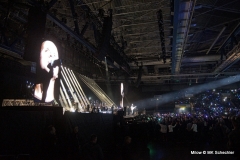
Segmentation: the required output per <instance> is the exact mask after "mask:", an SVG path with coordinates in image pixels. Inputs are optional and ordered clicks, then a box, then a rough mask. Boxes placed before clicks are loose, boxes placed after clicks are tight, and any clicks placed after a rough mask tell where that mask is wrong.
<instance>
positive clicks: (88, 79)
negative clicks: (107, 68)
mask: <svg viewBox="0 0 240 160" xmlns="http://www.w3.org/2000/svg"><path fill="white" fill-rule="evenodd" d="M85 78H86V77H85ZM86 79H87V81H91V82H92V83H93V84H94V85H95V86H96V88H98V90H99V91H100V92H101V93H102V94H104V95H105V96H106V97H107V99H108V100H109V101H110V103H112V104H114V102H113V101H112V100H111V98H109V97H108V95H107V94H106V93H105V92H104V91H103V90H102V89H101V88H100V87H99V86H98V85H97V84H96V82H95V81H94V80H93V79H90V78H86Z"/></svg>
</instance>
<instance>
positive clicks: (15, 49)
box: [0, 0, 240, 87]
mask: <svg viewBox="0 0 240 160" xmlns="http://www.w3.org/2000/svg"><path fill="white" fill-rule="evenodd" d="M34 6H38V7H40V8H41V9H42V11H44V12H45V13H47V21H46V29H45V37H51V38H54V39H55V40H57V41H58V43H59V44H60V45H59V46H60V48H59V50H60V53H61V54H60V55H61V58H62V60H63V64H64V65H67V66H69V67H70V68H72V69H73V70H75V71H77V72H79V73H81V74H83V75H87V76H89V77H91V78H93V79H95V80H96V81H97V82H106V80H109V81H110V82H111V83H114V82H116V83H119V82H121V81H128V82H131V84H133V85H135V86H137V87H138V86H139V85H143V86H148V85H156V84H157V85H166V84H184V83H185V84H188V83H192V84H194V83H205V82H208V81H212V80H215V79H219V78H224V77H229V76H234V75H236V74H239V73H240V69H239V59H240V57H239V55H240V53H239V52H240V48H239V45H240V44H239V43H238V41H239V38H240V35H239V32H240V9H239V6H240V1H239V0H188V1H187V0H181V1H178V0H47V1H44V2H41V1H34V0H26V1H25V0H9V1H1V4H0V22H1V29H0V31H1V32H0V33H1V41H0V43H1V44H0V51H1V57H12V58H13V57H14V59H15V60H16V61H18V62H20V63H21V64H24V65H29V64H31V63H29V62H26V61H24V60H23V58H24V51H25V47H26V42H27V38H28V33H27V27H28V13H29V8H31V7H34ZM36 21H37V19H36ZM105 57H106V58H105ZM88 62H89V63H88ZM106 64H107V66H108V72H109V74H106V72H105V70H106ZM13 67H14V65H13Z"/></svg>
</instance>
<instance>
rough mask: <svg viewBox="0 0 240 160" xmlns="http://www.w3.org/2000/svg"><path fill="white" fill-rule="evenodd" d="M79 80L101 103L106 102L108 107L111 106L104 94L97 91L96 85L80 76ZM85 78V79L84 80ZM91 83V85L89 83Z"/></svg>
mask: <svg viewBox="0 0 240 160" xmlns="http://www.w3.org/2000/svg"><path fill="white" fill-rule="evenodd" d="M80 78H81V80H82V81H83V82H84V83H85V84H86V85H87V86H88V87H89V88H90V89H91V90H92V91H93V92H94V93H95V95H96V96H97V97H98V98H99V99H100V100H101V101H102V102H106V103H107V104H108V106H111V105H113V104H114V103H112V102H111V100H110V99H109V98H107V96H106V95H105V94H104V92H101V91H100V90H99V87H98V86H97V85H96V83H95V82H94V81H93V80H91V79H88V78H86V77H83V76H82V75H80ZM85 78H86V79H85ZM89 82H91V84H90V83H89Z"/></svg>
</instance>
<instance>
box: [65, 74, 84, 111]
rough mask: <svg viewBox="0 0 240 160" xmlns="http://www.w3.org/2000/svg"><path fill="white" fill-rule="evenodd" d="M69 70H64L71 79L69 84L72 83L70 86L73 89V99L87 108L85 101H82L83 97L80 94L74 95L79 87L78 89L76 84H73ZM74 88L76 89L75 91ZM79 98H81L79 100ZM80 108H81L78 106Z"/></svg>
mask: <svg viewBox="0 0 240 160" xmlns="http://www.w3.org/2000/svg"><path fill="white" fill-rule="evenodd" d="M68 70H69V69H65V70H64V73H65V74H66V75H67V76H68V77H69V78H68V81H69V83H70V85H71V87H72V94H73V97H74V99H75V102H77V103H80V105H81V107H82V106H85V104H84V102H83V100H82V98H81V96H82V95H80V94H74V93H73V92H74V91H75V92H77V87H76V85H75V84H74V82H73V80H72V78H71V76H70V74H69V73H68ZM73 88H74V89H73ZM78 97H79V98H78ZM79 100H80V101H79ZM78 108H79V106H78ZM81 109H82V108H81Z"/></svg>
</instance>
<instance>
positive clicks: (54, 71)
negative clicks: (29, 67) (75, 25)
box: [34, 40, 60, 103]
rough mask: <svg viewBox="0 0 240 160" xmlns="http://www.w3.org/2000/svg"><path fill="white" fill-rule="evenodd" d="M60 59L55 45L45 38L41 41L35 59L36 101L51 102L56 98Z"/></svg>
mask: <svg viewBox="0 0 240 160" xmlns="http://www.w3.org/2000/svg"><path fill="white" fill-rule="evenodd" d="M59 66H60V59H59V54H58V49H57V47H56V45H55V44H54V43H53V42H52V41H50V40H46V41H44V42H42V44H41V49H40V52H39V60H38V61H37V72H36V74H37V75H36V83H35V88H34V99H35V101H36V102H43V103H46V102H53V101H54V100H56V99H58V97H56V90H58V88H57V87H59V86H57V85H56V83H57V80H58V79H59V74H60V71H59V69H60V67H59Z"/></svg>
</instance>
